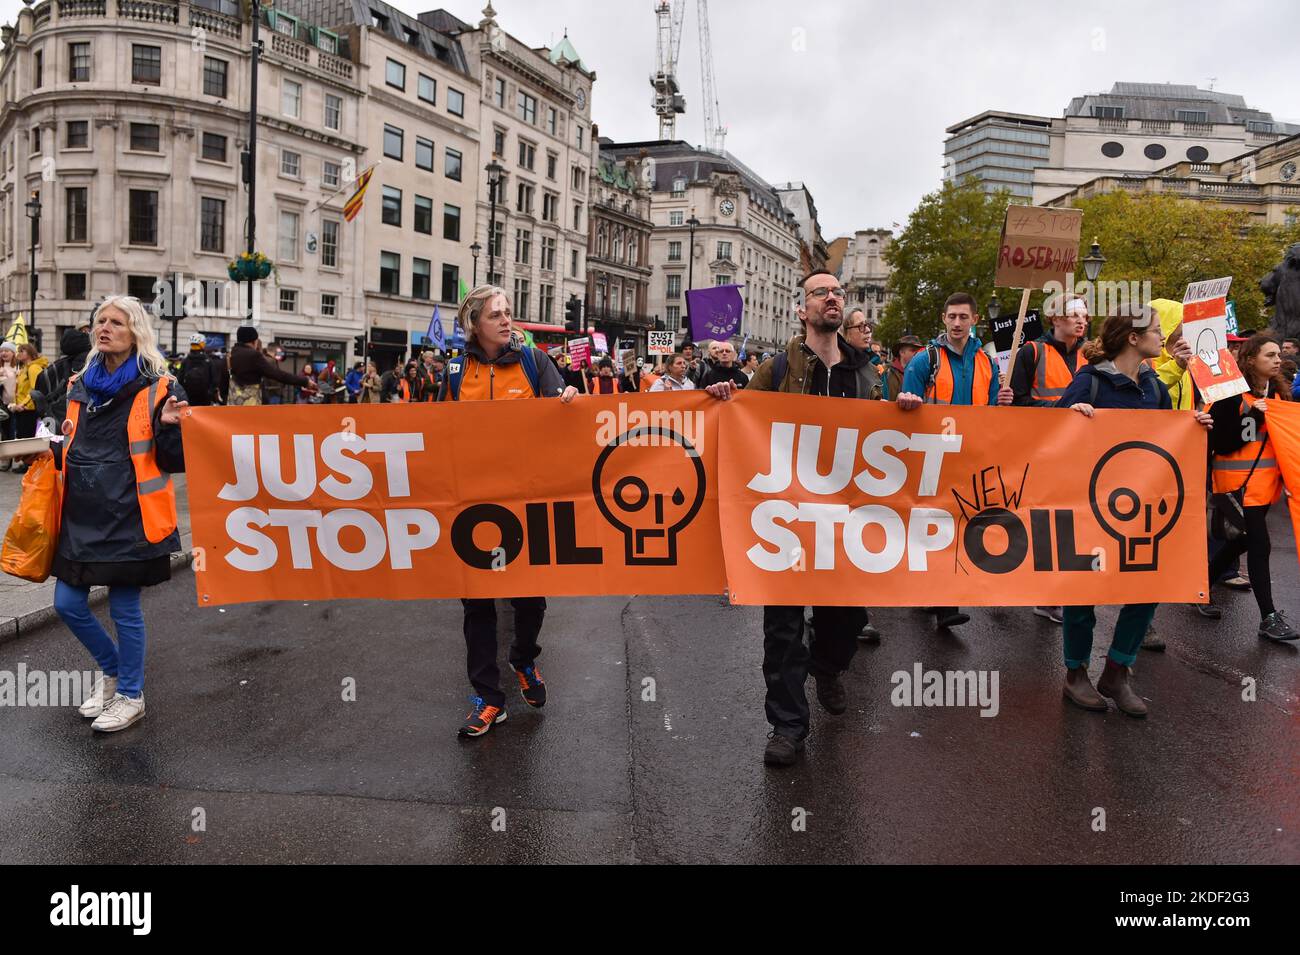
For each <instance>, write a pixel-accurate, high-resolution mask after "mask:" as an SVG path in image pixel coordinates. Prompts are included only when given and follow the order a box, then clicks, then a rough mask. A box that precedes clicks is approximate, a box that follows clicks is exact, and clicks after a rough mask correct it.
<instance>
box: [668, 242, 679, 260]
mask: <svg viewBox="0 0 1300 955" xmlns="http://www.w3.org/2000/svg"><path fill="white" fill-rule="evenodd" d="M681 260H682V244H681V243H680V242H669V243H668V261H669V262H680V261H681Z"/></svg>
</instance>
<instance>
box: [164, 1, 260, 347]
mask: <svg viewBox="0 0 1300 955" xmlns="http://www.w3.org/2000/svg"><path fill="white" fill-rule="evenodd" d="M249 14H250V17H249V18H250V20H251V21H252V27H253V37H252V39H253V48H252V53H251V57H250V59H249V72H248V80H249V90H248V151H247V152H246V153H245V154H244V180H245V181H246V182H247V183H248V254H249V255H250V256H251V255H252V254H253V253H254V252H255V251H257V249H256V243H257V63H258V59H259V57H260V56H261V53H262V41H261V40H260V39H259V38H258V23H259V21H260V20H261V19H262V11H261V4H260V0H251V3H250V5H249ZM255 284H256V283H255V282H253V281H250V282H249V283H248V315H247V316H246V320H247V321H248V322H250V323H251V322H252V320H253V286H254V285H255ZM173 328H175V326H173Z"/></svg>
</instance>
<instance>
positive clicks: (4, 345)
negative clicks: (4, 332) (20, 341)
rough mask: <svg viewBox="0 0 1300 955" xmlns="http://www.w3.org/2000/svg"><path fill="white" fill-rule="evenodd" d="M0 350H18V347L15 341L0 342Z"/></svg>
mask: <svg viewBox="0 0 1300 955" xmlns="http://www.w3.org/2000/svg"><path fill="white" fill-rule="evenodd" d="M0 351H11V352H17V351H18V347H17V346H16V345H15V344H14V343H13V342H0Z"/></svg>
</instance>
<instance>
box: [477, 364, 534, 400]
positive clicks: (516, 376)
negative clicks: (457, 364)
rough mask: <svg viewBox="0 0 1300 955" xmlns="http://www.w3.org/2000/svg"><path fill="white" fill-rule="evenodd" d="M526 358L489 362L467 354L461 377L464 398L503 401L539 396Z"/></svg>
mask: <svg viewBox="0 0 1300 955" xmlns="http://www.w3.org/2000/svg"><path fill="white" fill-rule="evenodd" d="M535 397H536V395H534V394H533V386H532V383H531V382H529V380H528V374H527V372H525V371H524V366H523V363H522V362H518V361H516V362H511V363H510V364H508V365H495V364H493V365H488V364H484V363H483V362H481V361H479V360H478V359H477V358H475V357H474V356H473V355H467V356H466V357H465V370H464V371H463V372H462V373H461V379H460V396H459V399H458V400H460V401H502V400H510V399H515V398H535Z"/></svg>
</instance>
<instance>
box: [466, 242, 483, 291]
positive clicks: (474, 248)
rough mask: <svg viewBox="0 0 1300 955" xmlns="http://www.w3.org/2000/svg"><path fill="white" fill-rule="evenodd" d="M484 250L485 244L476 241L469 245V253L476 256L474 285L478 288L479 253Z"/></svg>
mask: <svg viewBox="0 0 1300 955" xmlns="http://www.w3.org/2000/svg"><path fill="white" fill-rule="evenodd" d="M482 251H483V246H481V245H479V244H478V243H477V242H475V243H474V244H473V245H471V246H470V247H469V254H470V255H472V256H474V287H475V288H478V254H479V253H480V252H482Z"/></svg>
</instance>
